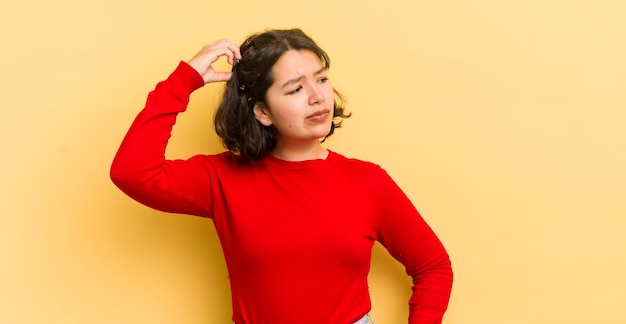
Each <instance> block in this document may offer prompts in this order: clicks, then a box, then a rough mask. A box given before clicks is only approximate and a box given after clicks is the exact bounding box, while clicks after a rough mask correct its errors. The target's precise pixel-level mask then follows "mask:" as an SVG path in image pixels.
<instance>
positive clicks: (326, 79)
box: [317, 77, 328, 83]
mask: <svg viewBox="0 0 626 324" xmlns="http://www.w3.org/2000/svg"><path fill="white" fill-rule="evenodd" d="M326 81H328V78H327V77H323V78H320V79H319V80H317V82H318V83H325V82H326Z"/></svg>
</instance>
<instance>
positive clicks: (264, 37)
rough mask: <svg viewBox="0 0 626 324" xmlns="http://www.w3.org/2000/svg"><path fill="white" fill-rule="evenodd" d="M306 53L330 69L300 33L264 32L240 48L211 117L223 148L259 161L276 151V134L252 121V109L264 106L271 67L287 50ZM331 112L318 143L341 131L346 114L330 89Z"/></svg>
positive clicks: (340, 99) (322, 55)
mask: <svg viewBox="0 0 626 324" xmlns="http://www.w3.org/2000/svg"><path fill="white" fill-rule="evenodd" d="M291 49H295V50H309V51H311V52H313V53H314V54H315V55H316V56H317V57H318V58H319V59H320V61H321V62H322V65H323V66H324V68H326V69H328V68H329V67H330V58H329V57H328V54H326V52H325V51H324V50H322V49H321V48H320V47H319V46H318V45H317V44H316V43H315V42H314V41H313V39H311V38H310V37H309V36H307V35H306V34H305V33H304V32H302V30H300V29H286V30H268V31H265V32H263V33H260V34H254V35H251V36H249V37H248V38H247V39H246V40H245V41H244V42H243V44H242V45H241V48H240V51H241V56H242V58H241V60H239V61H238V62H236V63H235V64H234V65H233V68H232V71H233V76H232V77H231V78H230V80H229V81H228V82H227V83H226V88H225V90H224V95H223V97H222V100H221V102H220V104H219V106H218V108H217V111H216V113H215V120H214V126H215V131H216V133H217V135H218V136H219V137H220V138H221V140H222V143H223V144H224V146H225V147H226V148H227V149H229V150H231V151H232V152H235V153H238V154H239V155H240V156H241V157H242V158H244V159H246V160H248V161H252V160H257V159H260V158H263V157H264V156H266V155H267V154H268V153H270V152H271V151H272V150H273V149H274V148H275V147H276V137H277V134H276V130H275V128H274V127H272V126H264V125H262V124H261V123H260V122H259V121H258V120H257V119H256V118H255V117H254V111H253V108H254V105H255V104H256V103H257V102H259V101H260V102H262V103H265V102H266V97H265V95H266V93H267V89H268V88H269V87H270V86H271V85H272V83H273V82H274V79H273V76H272V73H271V72H272V67H273V66H274V64H275V63H276V61H278V59H279V58H280V57H281V56H282V55H283V54H284V53H285V52H287V51H288V50H291ZM333 92H334V95H335V98H334V112H333V117H334V119H333V122H332V125H331V128H330V132H329V133H328V134H327V135H326V136H325V137H324V139H323V140H322V142H323V141H324V140H326V138H328V137H329V136H330V135H332V134H333V133H334V131H335V129H336V128H339V127H341V123H342V122H343V119H344V118H348V117H350V115H351V114H346V113H345V112H344V110H345V98H344V97H343V96H342V95H341V94H340V93H339V92H338V91H337V90H335V89H334V88H333Z"/></svg>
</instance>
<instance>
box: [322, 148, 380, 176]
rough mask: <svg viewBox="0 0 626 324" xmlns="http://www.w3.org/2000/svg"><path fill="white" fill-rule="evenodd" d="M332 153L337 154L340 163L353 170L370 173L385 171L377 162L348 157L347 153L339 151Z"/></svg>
mask: <svg viewBox="0 0 626 324" xmlns="http://www.w3.org/2000/svg"><path fill="white" fill-rule="evenodd" d="M331 154H333V155H335V157H336V160H337V161H338V163H339V164H340V165H342V166H343V167H344V168H346V169H347V170H353V171H356V172H359V173H362V172H370V173H384V172H385V171H384V170H383V168H382V167H381V166H380V165H378V164H377V163H374V162H371V161H366V160H362V159H359V158H354V157H346V156H345V155H342V154H339V153H337V152H333V151H331Z"/></svg>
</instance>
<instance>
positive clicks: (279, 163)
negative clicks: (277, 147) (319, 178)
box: [264, 150, 339, 169]
mask: <svg viewBox="0 0 626 324" xmlns="http://www.w3.org/2000/svg"><path fill="white" fill-rule="evenodd" d="M338 156H339V154H337V153H335V152H333V151H331V150H328V156H326V158H325V159H313V160H304V161H287V160H282V159H279V158H277V157H275V156H273V155H271V154H268V155H267V156H265V158H264V161H265V163H266V164H267V165H272V166H275V167H280V168H285V169H311V168H322V167H327V166H329V165H332V164H333V163H334V162H335V161H336V160H337V158H338Z"/></svg>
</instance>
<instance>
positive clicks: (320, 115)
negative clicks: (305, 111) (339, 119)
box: [306, 109, 330, 122]
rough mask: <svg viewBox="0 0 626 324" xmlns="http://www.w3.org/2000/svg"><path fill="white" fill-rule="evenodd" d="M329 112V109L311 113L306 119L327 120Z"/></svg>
mask: <svg viewBox="0 0 626 324" xmlns="http://www.w3.org/2000/svg"><path fill="white" fill-rule="evenodd" d="M329 113H330V111H329V110H328V109H324V110H320V111H316V112H315V113H313V114H312V115H309V116H308V117H307V118H306V119H307V120H311V121H316V122H321V121H325V120H326V118H327V117H328V114H329Z"/></svg>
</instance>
